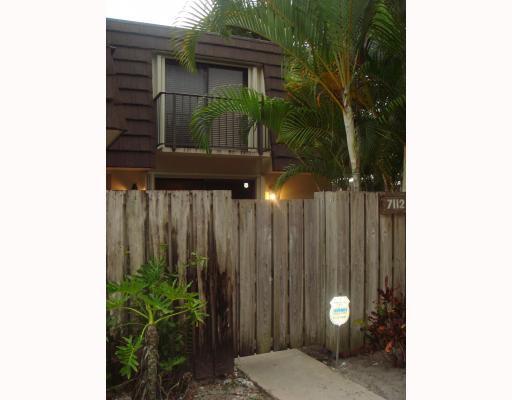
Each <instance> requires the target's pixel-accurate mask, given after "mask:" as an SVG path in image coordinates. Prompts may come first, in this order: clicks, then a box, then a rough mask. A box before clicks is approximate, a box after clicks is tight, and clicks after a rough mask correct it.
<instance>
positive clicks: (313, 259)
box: [304, 200, 323, 345]
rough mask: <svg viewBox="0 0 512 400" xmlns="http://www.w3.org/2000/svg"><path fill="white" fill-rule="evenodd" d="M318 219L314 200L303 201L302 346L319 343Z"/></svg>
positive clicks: (320, 288) (321, 288)
mask: <svg viewBox="0 0 512 400" xmlns="http://www.w3.org/2000/svg"><path fill="white" fill-rule="evenodd" d="M318 225H319V224H318V219H317V213H316V203H315V200H304V282H305V283H304V285H305V287H304V296H305V298H304V307H305V312H304V315H305V319H304V334H305V337H304V342H305V343H304V344H306V345H309V344H321V341H320V329H319V328H320V327H319V324H320V315H319V314H320V313H321V311H320V299H321V297H320V292H321V291H322V290H323V287H322V286H321V282H320V266H319V265H318V249H319V247H318V238H319V232H318Z"/></svg>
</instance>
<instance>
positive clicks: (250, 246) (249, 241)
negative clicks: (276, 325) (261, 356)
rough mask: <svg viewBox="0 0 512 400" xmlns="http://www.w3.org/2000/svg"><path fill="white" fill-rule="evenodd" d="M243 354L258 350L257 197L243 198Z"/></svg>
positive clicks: (241, 204)
mask: <svg viewBox="0 0 512 400" xmlns="http://www.w3.org/2000/svg"><path fill="white" fill-rule="evenodd" d="M239 224H240V236H239V242H238V243H239V248H240V262H239V265H238V266H239V270H240V272H239V286H240V303H239V304H240V313H239V314H238V319H239V323H240V330H239V338H240V344H239V349H240V350H239V351H240V355H242V356H246V355H250V354H254V350H255V344H256V337H255V333H256V307H255V306H256V209H255V204H254V202H253V201H250V200H241V201H240V213H239Z"/></svg>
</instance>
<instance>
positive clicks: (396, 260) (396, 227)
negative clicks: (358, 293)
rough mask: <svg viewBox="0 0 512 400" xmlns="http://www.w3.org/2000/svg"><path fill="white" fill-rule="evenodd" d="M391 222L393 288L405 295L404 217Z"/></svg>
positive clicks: (396, 217) (399, 216) (396, 216)
mask: <svg viewBox="0 0 512 400" xmlns="http://www.w3.org/2000/svg"><path fill="white" fill-rule="evenodd" d="M394 219H395V220H394V221H393V287H394V288H396V289H397V290H398V291H400V292H402V293H403V294H405V216H403V215H398V214H397V215H395V216H394Z"/></svg>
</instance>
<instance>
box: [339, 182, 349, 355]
mask: <svg viewBox="0 0 512 400" xmlns="http://www.w3.org/2000/svg"><path fill="white" fill-rule="evenodd" d="M336 210H337V216H338V238H339V243H338V276H337V278H338V282H337V286H338V292H339V294H340V295H341V296H347V297H348V298H349V299H351V298H352V295H351V293H350V195H349V193H348V192H337V193H336ZM349 350H350V322H347V323H346V324H344V325H342V326H341V332H340V351H344V352H347V351H349Z"/></svg>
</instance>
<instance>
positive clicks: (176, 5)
mask: <svg viewBox="0 0 512 400" xmlns="http://www.w3.org/2000/svg"><path fill="white" fill-rule="evenodd" d="M106 2H107V10H106V16H107V17H108V18H117V19H126V20H129V21H137V22H149V23H152V24H160V25H171V26H172V25H177V24H176V21H175V19H176V17H177V16H178V15H179V14H180V11H182V10H183V9H184V7H185V6H186V5H187V3H190V2H191V0H106Z"/></svg>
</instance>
